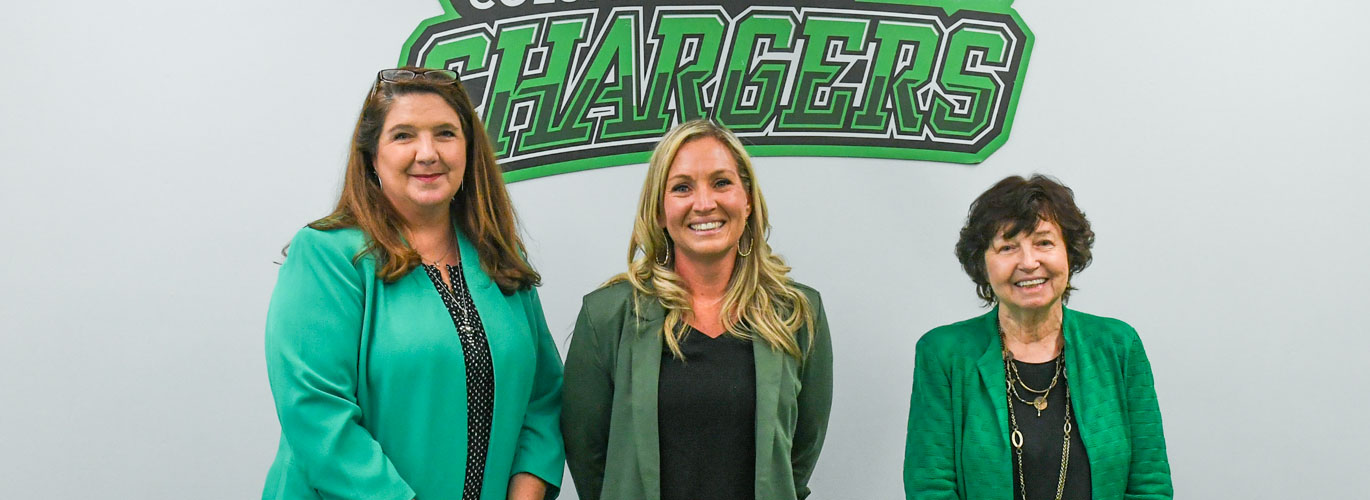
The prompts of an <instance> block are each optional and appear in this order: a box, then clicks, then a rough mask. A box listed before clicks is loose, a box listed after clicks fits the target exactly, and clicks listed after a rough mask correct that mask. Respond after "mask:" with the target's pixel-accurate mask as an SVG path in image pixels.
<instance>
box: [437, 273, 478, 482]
mask: <svg viewBox="0 0 1370 500" xmlns="http://www.w3.org/2000/svg"><path fill="white" fill-rule="evenodd" d="M423 268H424V270H425V271H428V278H429V279H430V280H432V281H433V286H434V287H436V288H437V289H438V294H439V295H441V296H442V302H443V304H446V305H447V312H448V313H449V314H451V315H452V323H453V324H455V325H456V327H457V335H458V337H459V338H460V339H461V350H462V358H463V360H464V361H465V362H466V406H467V413H466V415H467V417H466V418H467V420H466V435H467V449H466V483H465V484H463V485H462V495H461V498H462V500H477V499H479V498H480V489H481V484H482V482H483V481H484V476H485V455H486V452H487V451H488V450H489V448H490V424H491V422H492V418H493V417H494V409H495V369H494V365H493V363H492V362H491V360H490V343H489V341H488V340H487V339H486V338H485V328H484V327H482V326H481V323H480V314H479V313H477V312H476V304H475V302H473V301H472V300H471V290H470V289H469V288H467V286H466V278H465V277H464V276H462V274H461V268H460V267H457V266H451V265H449V266H447V275H448V276H450V277H451V280H452V288H451V289H448V288H447V287H446V286H444V285H443V282H442V273H441V272H440V271H438V266H435V265H428V264H424V266H423Z"/></svg>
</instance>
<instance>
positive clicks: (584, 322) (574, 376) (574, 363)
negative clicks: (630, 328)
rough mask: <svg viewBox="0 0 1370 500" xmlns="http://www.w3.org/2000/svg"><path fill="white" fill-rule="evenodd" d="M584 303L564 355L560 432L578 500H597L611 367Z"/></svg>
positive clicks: (600, 489) (605, 440) (604, 450)
mask: <svg viewBox="0 0 1370 500" xmlns="http://www.w3.org/2000/svg"><path fill="white" fill-rule="evenodd" d="M589 309H590V307H589V305H588V303H586V302H582V303H581V308H580V316H579V317H578V318H576V326H575V330H574V331H572V333H571V347H570V349H569V350H568V351H567V353H566V388H565V390H564V391H563V393H562V409H561V432H562V435H563V436H565V437H566V465H567V466H568V467H569V468H570V469H571V479H572V480H573V481H575V484H576V493H577V494H578V495H580V498H581V500H598V499H599V497H600V495H601V493H602V492H603V489H604V466H605V458H606V456H607V451H608V446H609V417H610V412H611V411H612V406H613V399H614V383H613V366H614V365H613V364H612V363H609V362H608V360H606V359H605V358H606V357H607V354H606V353H605V352H604V350H603V349H602V348H601V347H600V345H599V342H600V340H601V339H600V337H599V335H598V332H596V331H595V326H594V323H593V322H592V321H591V320H590V311H589Z"/></svg>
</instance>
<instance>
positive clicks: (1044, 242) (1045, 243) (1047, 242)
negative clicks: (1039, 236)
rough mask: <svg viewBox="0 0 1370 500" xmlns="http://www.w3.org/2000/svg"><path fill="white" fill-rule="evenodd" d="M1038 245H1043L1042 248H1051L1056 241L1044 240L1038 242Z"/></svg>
mask: <svg viewBox="0 0 1370 500" xmlns="http://www.w3.org/2000/svg"><path fill="white" fill-rule="evenodd" d="M1037 246H1039V247H1042V248H1051V247H1054V246H1056V242H1054V241H1051V240H1042V241H1039V242H1037Z"/></svg>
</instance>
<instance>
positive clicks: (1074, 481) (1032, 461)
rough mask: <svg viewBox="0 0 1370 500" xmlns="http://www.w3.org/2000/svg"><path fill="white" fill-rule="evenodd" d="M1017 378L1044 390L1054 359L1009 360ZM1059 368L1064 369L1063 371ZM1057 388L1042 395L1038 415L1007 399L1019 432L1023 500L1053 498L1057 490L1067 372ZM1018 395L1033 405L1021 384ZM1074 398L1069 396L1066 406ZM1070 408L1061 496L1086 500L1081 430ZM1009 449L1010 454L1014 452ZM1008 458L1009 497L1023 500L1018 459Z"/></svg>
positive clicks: (1027, 406) (1086, 463) (1086, 469)
mask: <svg viewBox="0 0 1370 500" xmlns="http://www.w3.org/2000/svg"><path fill="white" fill-rule="evenodd" d="M1013 365H1014V366H1015V367H1017V368H1018V375H1019V376H1020V377H1022V378H1023V382H1025V383H1027V385H1028V387H1031V388H1033V389H1037V390H1043V389H1046V388H1047V387H1049V386H1051V377H1052V375H1054V374H1055V373H1056V360H1051V361H1048V362H1046V363H1024V362H1022V361H1018V360H1016V359H1015V360H1013ZM1063 369H1064V368H1063ZM1064 375H1065V376H1063V377H1061V379H1060V381H1058V382H1057V383H1056V387H1055V388H1053V389H1052V390H1051V393H1050V394H1048V395H1047V407H1046V409H1044V410H1042V416H1040V417H1039V416H1037V408H1035V407H1033V406H1032V405H1030V404H1025V403H1023V402H1022V401H1019V400H1017V399H1015V398H1014V397H1013V396H1012V395H1010V396H1009V401H1010V402H1011V403H1012V404H1013V414H1014V416H1016V417H1017V418H1018V430H1019V432H1022V433H1023V469H1022V473H1023V483H1024V484H1026V485H1027V498H1028V500H1038V499H1047V500H1054V499H1055V498H1056V487H1057V484H1058V483H1059V482H1060V479H1061V451H1062V449H1061V444H1062V441H1063V438H1064V437H1065V418H1066V410H1065V405H1066V391H1067V390H1069V387H1067V384H1066V381H1067V380H1068V378H1067V377H1068V376H1069V375H1070V373H1065V374H1064ZM1018 394H1019V395H1020V396H1022V397H1023V398H1026V399H1027V400H1028V401H1032V400H1033V399H1034V398H1036V397H1037V394H1034V393H1031V392H1028V391H1027V390H1026V389H1023V387H1022V386H1019V387H1018ZM1077 399H1078V398H1076V397H1075V395H1074V394H1072V395H1071V403H1072V404H1074V402H1075V401H1076V400H1077ZM1075 410H1076V408H1075V407H1072V408H1071V411H1070V426H1071V429H1070V463H1069V464H1067V466H1066V486H1065V489H1064V491H1063V493H1062V495H1061V498H1062V499H1063V500H1064V499H1069V500H1089V498H1090V491H1091V487H1090V484H1091V483H1090V479H1089V456H1088V455H1086V454H1085V444H1084V441H1083V440H1081V439H1080V426H1079V425H1078V424H1077V422H1078V421H1079V419H1078V418H1076V414H1075ZM1011 450H1012V449H1011V448H1010V452H1009V453H1010V454H1012V453H1013V451H1011ZM1010 458H1011V459H1012V460H1013V498H1015V499H1021V498H1023V489H1022V488H1021V487H1019V484H1018V459H1017V457H1013V456H1012V455H1010Z"/></svg>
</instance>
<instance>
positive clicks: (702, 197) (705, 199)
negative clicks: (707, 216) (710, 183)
mask: <svg viewBox="0 0 1370 500" xmlns="http://www.w3.org/2000/svg"><path fill="white" fill-rule="evenodd" d="M716 206H718V202H717V200H715V199H714V194H713V193H711V192H709V190H707V189H700V190H697V191H695V199H694V207H693V208H694V210H695V211H696V212H707V211H709V210H713V209H714V207H716Z"/></svg>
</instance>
